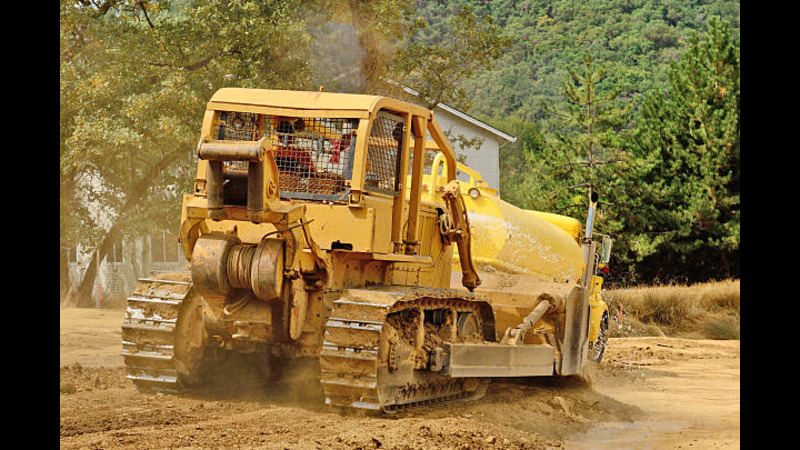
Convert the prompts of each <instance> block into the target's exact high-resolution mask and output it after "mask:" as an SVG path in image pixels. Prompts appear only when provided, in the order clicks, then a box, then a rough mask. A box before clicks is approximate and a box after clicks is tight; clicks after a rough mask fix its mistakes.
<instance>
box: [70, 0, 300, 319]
mask: <svg viewBox="0 0 800 450" xmlns="http://www.w3.org/2000/svg"><path fill="white" fill-rule="evenodd" d="M302 3H303V2H302V1H278V0H274V1H244V0H242V1H233V2H221V1H213V0H195V1H182V2H178V1H176V2H170V1H128V0H119V1H114V0H107V1H105V2H103V3H96V2H94V1H92V0H77V1H73V2H61V6H60V18H61V24H60V52H61V63H60V73H61V81H60V95H61V117H60V119H61V123H60V130H61V133H60V145H61V149H60V168H61V220H60V225H61V240H62V242H63V241H72V242H80V243H82V244H83V245H84V246H86V247H89V248H94V249H96V250H95V252H94V254H93V255H92V258H91V263H90V266H89V268H88V270H86V272H85V274H84V276H83V279H82V280H81V282H80V285H79V287H78V289H77V292H76V294H77V301H78V304H79V305H80V306H86V305H90V304H91V299H90V298H89V297H90V293H91V289H92V285H93V282H94V276H95V274H96V268H95V264H96V261H97V259H98V256H99V259H103V258H104V257H105V255H106V254H107V253H108V251H109V249H110V248H111V245H112V243H113V242H115V241H117V240H119V239H120V237H121V236H124V235H126V234H130V233H133V232H135V231H137V230H138V231H141V230H143V229H147V228H152V227H154V226H169V227H171V228H173V229H174V228H177V220H178V217H179V216H180V214H179V205H180V195H181V193H182V192H186V191H188V190H191V182H192V180H193V169H194V166H195V163H196V158H195V156H194V154H193V151H194V148H195V146H196V144H197V139H198V136H197V132H198V129H199V126H200V122H201V120H202V114H203V111H204V109H205V103H206V102H207V101H208V99H209V98H210V96H211V94H212V93H213V92H214V91H215V90H217V89H219V88H220V87H223V86H250V87H266V86H269V87H273V88H281V87H283V88H304V87H305V88H307V87H309V85H308V83H309V80H310V77H309V71H308V69H307V66H306V64H305V60H304V59H303V57H302V56H303V53H304V51H305V48H306V47H307V43H308V37H307V32H306V31H305V28H304V25H303V21H302V19H301V18H300V17H301V12H300V10H299V6H300V5H301V4H302ZM100 211H102V212H103V216H104V217H106V218H110V220H109V222H108V223H99V222H98V220H97V218H98V215H99V214H98V213H99V212H100ZM62 264H63V259H62ZM64 272H65V270H64V268H63V267H62V277H63V276H64ZM62 285H63V283H62Z"/></svg>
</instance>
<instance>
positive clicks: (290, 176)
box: [184, 88, 469, 256]
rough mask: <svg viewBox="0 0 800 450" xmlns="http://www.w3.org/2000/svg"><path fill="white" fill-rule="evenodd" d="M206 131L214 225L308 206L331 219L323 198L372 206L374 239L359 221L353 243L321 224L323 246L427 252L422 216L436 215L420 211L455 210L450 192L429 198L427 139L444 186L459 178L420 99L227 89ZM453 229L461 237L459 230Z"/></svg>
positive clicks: (205, 171) (296, 213) (203, 176)
mask: <svg viewBox="0 0 800 450" xmlns="http://www.w3.org/2000/svg"><path fill="white" fill-rule="evenodd" d="M201 136H202V137H201V139H200V142H199V144H198V156H199V158H200V162H199V164H198V172H197V178H196V183H195V193H194V195H195V197H199V198H207V199H208V200H207V205H205V206H206V207H207V211H208V216H207V217H209V218H210V219H212V220H215V221H224V220H239V221H249V222H251V223H254V224H259V223H279V222H280V223H286V224H288V223H291V222H292V221H293V220H300V218H301V216H302V214H303V212H301V211H306V213H308V214H309V215H310V216H312V217H313V216H316V217H321V216H322V215H324V212H323V211H319V210H315V211H313V213H312V212H309V211H308V207H310V205H314V204H325V205H330V206H334V207H347V208H348V209H349V210H350V211H351V213H353V214H354V215H356V216H358V215H357V214H356V213H355V212H354V211H357V210H364V211H371V212H370V213H369V214H372V215H373V216H374V217H373V218H372V219H371V220H373V223H372V224H371V225H369V226H368V227H369V228H370V229H371V230H374V232H373V231H370V233H371V235H372V236H371V237H370V238H365V237H364V236H360V237H359V236H358V235H359V232H358V229H359V227H357V226H354V227H353V228H352V229H351V230H350V231H351V232H352V234H353V235H355V236H354V237H353V238H352V239H349V240H347V239H341V238H342V230H341V229H340V230H338V232H337V233H336V234H333V233H331V234H330V236H329V237H330V239H328V236H327V235H326V232H325V230H323V229H316V230H313V231H314V236H315V238H316V239H318V240H319V241H320V245H321V247H322V248H323V249H328V250H333V249H335V248H336V247H337V246H339V247H338V248H345V249H347V250H352V251H361V252H370V253H373V252H377V253H382V254H396V255H412V256H414V255H421V254H425V252H426V251H425V250H424V249H421V244H422V241H423V240H424V239H426V236H427V234H426V233H424V232H422V231H421V227H422V225H421V222H424V221H425V220H427V219H425V220H423V219H422V218H421V214H422V215H425V214H429V213H431V211H435V210H436V209H437V208H438V211H440V215H441V212H445V211H447V210H448V208H450V209H452V205H450V206H448V205H444V207H442V205H441V203H445V204H446V203H447V202H446V201H445V200H444V199H443V198H441V197H439V199H438V201H439V203H440V205H438V206H437V205H432V204H431V202H423V201H421V200H420V199H421V194H422V192H421V191H422V178H423V170H424V167H423V163H424V159H425V157H424V156H425V155H424V152H425V151H426V150H428V149H427V148H426V140H427V139H432V141H433V142H435V143H436V144H437V149H438V150H439V151H441V152H442V154H443V158H444V159H445V160H446V161H447V162H448V163H449V164H447V166H446V167H447V173H446V174H444V176H443V183H442V184H443V185H444V184H446V183H447V182H450V181H453V180H455V178H456V166H457V164H456V161H455V157H454V152H453V149H452V146H451V145H450V143H449V141H448V140H447V139H446V137H445V136H444V134H443V133H442V131H441V129H440V128H439V125H438V123H437V122H436V119H435V118H434V117H433V113H432V112H431V111H430V110H428V109H425V108H422V107H420V106H417V105H414V104H411V103H407V102H403V101H399V100H395V99H391V98H386V97H380V96H372V95H354V94H340V93H326V92H299V91H275V90H264V89H239V88H225V89H221V90H219V91H217V92H216V93H215V94H214V96H213V97H212V98H211V100H210V101H209V103H208V106H207V109H206V113H205V116H204V120H203V129H202V132H201ZM407 177H409V178H410V183H406V182H405V181H406V178H407ZM453 204H455V203H453ZM191 206H192V205H189V207H190V208H189V209H191ZM456 206H458V205H456ZM421 209H422V210H425V211H423V212H422V213H421ZM187 211H189V210H187ZM449 212H450V214H449V216H450V217H454V218H455V217H460V216H464V220H462V221H459V220H456V221H452V220H451V223H452V222H455V224H456V226H460V227H461V228H462V229H463V230H464V231H463V232H462V233H461V234H464V233H469V230H468V227H466V226H465V224H463V223H461V222H464V221H465V220H466V217H465V213H464V214H462V213H459V212H458V211H449ZM358 217H361V216H358ZM320 220H321V219H320ZM354 223H355V222H354ZM366 228H367V225H365V228H364V229H366ZM451 234H452V236H456V237H458V236H459V233H457V232H456V231H455V230H454V229H451ZM317 236H319V237H318V238H317ZM427 239H429V238H427ZM344 240H347V243H345V244H337V242H339V241H344ZM428 247H430V246H428ZM460 247H461V246H460ZM184 248H185V249H186V250H188V249H189V248H190V246H189V245H186V246H185V247H184ZM428 253H429V252H428Z"/></svg>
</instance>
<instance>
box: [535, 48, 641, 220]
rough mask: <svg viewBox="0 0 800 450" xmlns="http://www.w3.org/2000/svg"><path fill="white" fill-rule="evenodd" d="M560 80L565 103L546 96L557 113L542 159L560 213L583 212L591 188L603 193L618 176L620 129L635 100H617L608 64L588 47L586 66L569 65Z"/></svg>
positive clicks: (547, 104) (546, 104)
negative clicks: (608, 82) (607, 81)
mask: <svg viewBox="0 0 800 450" xmlns="http://www.w3.org/2000/svg"><path fill="white" fill-rule="evenodd" d="M567 72H568V75H567V77H565V80H564V82H563V84H562V90H561V94H562V96H563V99H564V102H563V105H564V106H563V107H559V106H557V104H556V103H555V102H554V101H544V102H543V105H542V109H543V110H544V111H545V112H546V113H548V114H551V115H552V116H553V117H554V118H555V121H554V124H553V127H552V128H553V130H552V133H553V134H552V136H553V137H552V139H551V140H550V141H549V142H548V143H547V145H546V150H545V153H544V154H543V155H539V156H540V157H541V159H540V160H539V161H538V164H539V165H541V166H542V167H544V168H546V169H545V170H546V171H547V172H548V173H549V175H550V178H551V180H550V182H551V183H554V185H553V186H552V187H551V189H550V190H551V191H552V192H553V200H554V204H553V206H554V208H555V209H556V210H557V212H559V213H566V214H576V213H578V214H579V213H583V212H585V210H586V206H587V200H586V199H587V191H588V192H597V193H598V194H600V197H601V199H602V198H604V197H605V194H606V193H607V192H608V190H609V186H610V185H611V184H612V183H613V182H614V180H615V177H616V170H617V169H616V167H614V166H613V165H612V163H616V162H620V161H621V159H620V148H621V147H622V138H621V137H622V134H623V132H624V131H625V128H626V126H627V125H628V123H629V121H630V114H629V113H630V112H631V110H632V109H633V107H634V103H633V102H621V101H619V100H618V95H619V92H618V90H617V89H604V88H602V85H601V82H602V81H603V79H604V78H605V77H606V72H605V70H604V69H603V68H602V67H600V68H598V67H596V64H594V61H593V58H592V56H591V55H590V54H589V53H586V55H585V56H584V59H583V70H582V71H581V72H578V71H576V70H573V69H571V68H568V69H567Z"/></svg>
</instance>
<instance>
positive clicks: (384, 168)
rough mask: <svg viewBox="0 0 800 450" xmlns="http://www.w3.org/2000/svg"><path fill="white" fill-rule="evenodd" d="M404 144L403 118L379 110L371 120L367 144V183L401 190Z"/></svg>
mask: <svg viewBox="0 0 800 450" xmlns="http://www.w3.org/2000/svg"><path fill="white" fill-rule="evenodd" d="M402 145H403V118H402V117H399V116H395V115H393V114H389V113H386V112H383V111H381V112H379V113H378V116H377V117H376V118H375V120H374V121H373V123H372V130H370V134H369V143H368V145H367V171H366V176H365V180H364V186H365V187H366V188H371V189H373V190H378V191H381V192H385V193H388V194H393V195H396V194H397V192H398V191H399V190H400V185H399V183H400V180H399V173H400V162H401V160H400V158H398V155H399V154H400V149H401V148H402Z"/></svg>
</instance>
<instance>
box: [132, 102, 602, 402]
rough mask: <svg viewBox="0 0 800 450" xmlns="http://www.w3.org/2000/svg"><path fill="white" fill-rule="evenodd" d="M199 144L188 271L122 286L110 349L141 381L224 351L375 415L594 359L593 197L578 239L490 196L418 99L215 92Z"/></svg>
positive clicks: (185, 222) (196, 378)
mask: <svg viewBox="0 0 800 450" xmlns="http://www.w3.org/2000/svg"><path fill="white" fill-rule="evenodd" d="M430 152H435V156H434V158H433V164H432V166H431V167H430V170H429V171H428V173H425V172H426V169H427V168H426V166H425V161H426V154H428V155H430V154H431V153H430ZM197 156H198V166H197V175H196V178H195V183H194V189H193V192H192V193H191V194H186V195H184V198H183V203H182V207H181V225H180V243H181V246H182V249H183V251H184V254H185V256H186V259H187V260H188V261H189V263H188V265H189V267H188V269H189V270H187V271H182V272H176V273H165V274H159V275H155V276H153V277H151V278H144V279H140V280H139V283H138V284H137V287H136V290H135V291H134V293H133V294H132V295H131V296H130V297H129V298H128V305H127V311H126V315H125V320H124V322H123V326H122V341H123V342H122V355H123V357H124V360H125V364H126V366H127V371H128V378H129V379H131V380H133V382H134V383H135V384H136V385H137V387H139V388H141V389H144V390H154V391H167V392H179V391H181V390H183V389H191V388H193V387H194V386H197V385H201V384H203V383H204V382H205V381H206V380H205V379H204V378H205V373H206V370H205V369H206V368H207V367H209V366H213V365H215V362H216V361H217V360H218V359H219V358H220V357H221V355H226V354H231V353H235V354H243V355H255V356H257V357H263V358H265V359H269V360H270V361H272V362H273V366H274V365H275V361H277V365H278V366H279V365H280V364H281V362H282V361H308V362H312V363H313V364H312V365H311V366H312V367H315V368H316V369H315V376H316V377H318V379H319V385H320V386H321V390H322V392H323V395H324V398H325V403H326V404H328V405H331V406H334V407H340V408H349V409H358V410H370V411H383V412H389V411H393V410H396V409H398V408H406V407H413V406H415V405H419V404H428V403H433V402H439V401H450V400H457V399H468V398H480V397H481V396H482V395H483V394H484V393H485V391H486V389H487V387H488V385H489V382H490V380H491V379H492V378H493V377H538V376H577V377H585V376H586V368H587V364H589V362H590V361H591V360H596V361H599V359H600V358H601V357H602V352H603V348H604V347H605V336H606V331H605V330H607V323H608V322H607V321H608V319H607V317H608V312H607V307H606V306H605V303H604V302H603V301H602V299H601V298H600V296H599V290H600V285H601V283H602V279H601V278H600V277H597V276H596V272H597V270H598V267H602V266H603V265H604V264H606V263H607V262H608V255H609V251H610V242H611V241H610V239H609V238H608V237H607V236H600V235H596V234H593V233H592V225H591V223H592V217H593V211H594V205H595V204H596V201H597V199H596V198H591V199H590V207H589V215H588V220H587V225H586V228H585V231H581V229H580V228H581V226H580V222H578V221H576V220H574V219H570V218H567V217H564V216H557V215H552V214H546V213H537V212H533V211H526V210H522V209H519V208H516V207H515V206H513V205H510V204H509V203H507V202H504V201H503V200H501V199H500V198H499V196H498V195H497V192H496V191H493V190H492V189H489V188H488V187H486V186H485V184H484V183H482V181H481V180H480V174H478V173H477V172H474V171H472V170H471V169H469V168H468V167H466V166H460V168H459V164H458V163H457V162H456V160H455V154H454V151H453V148H452V146H451V144H450V143H449V141H448V140H447V138H446V137H445V135H444V134H443V132H442V130H441V128H440V127H439V124H438V123H437V121H436V119H435V118H434V116H433V113H432V112H431V111H430V110H428V109H425V108H422V107H420V106H417V105H414V104H412V103H408V102H404V101H400V100H395V99H391V98H386V97H380V96H371V95H354V94H339V93H327V92H303V91H278V90H263V89H240V88H225V89H221V90H219V91H217V92H216V93H215V94H214V95H213V97H212V98H211V100H210V101H209V103H208V106H207V109H206V112H205V116H204V119H203V123H202V130H201V133H200V139H199V143H198V146H197ZM427 160H428V161H430V160H431V159H430V158H427ZM459 169H460V170H461V172H463V173H466V174H468V175H469V176H470V181H469V182H459V180H458V179H457V173H458V171H459ZM598 237H602V240H598ZM601 245H602V249H601ZM454 246H455V248H456V249H457V252H455V253H456V255H455V256H454V249H453V247H454ZM454 264H455V266H454ZM459 273H460V279H459ZM217 366H218V367H217V370H220V367H219V365H217ZM222 370H224V367H222ZM273 375H274V374H273Z"/></svg>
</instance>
